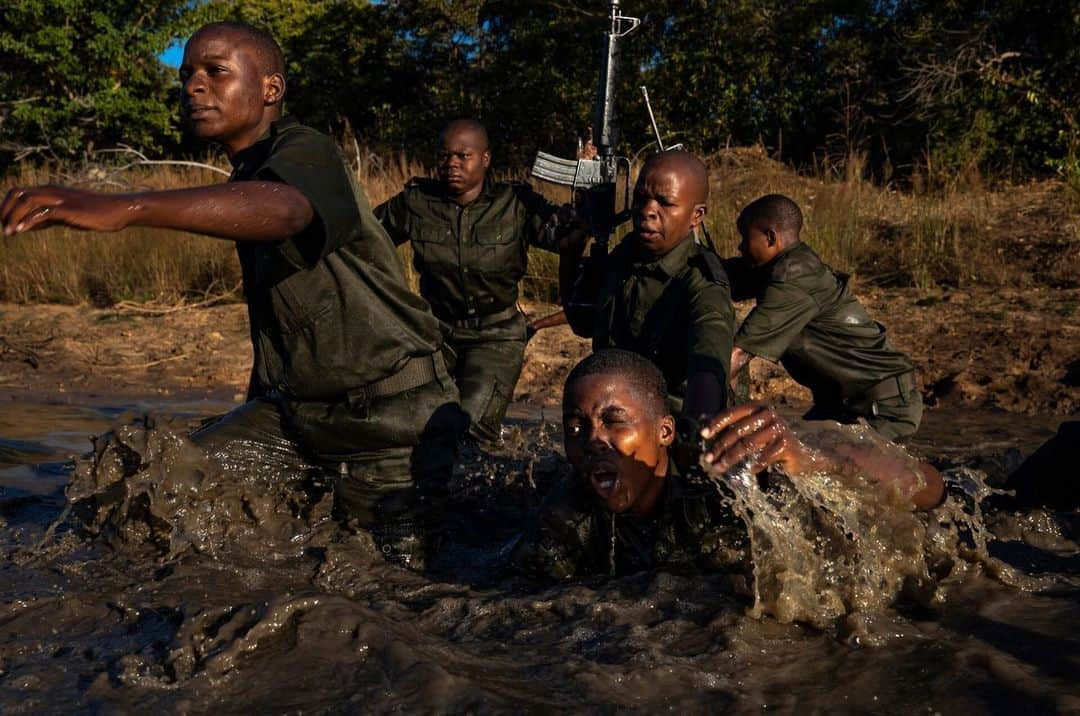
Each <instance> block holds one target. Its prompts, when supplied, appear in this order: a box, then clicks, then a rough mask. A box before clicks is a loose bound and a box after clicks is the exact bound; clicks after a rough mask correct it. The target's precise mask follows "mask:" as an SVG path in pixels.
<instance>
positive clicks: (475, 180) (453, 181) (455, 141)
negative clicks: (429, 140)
mask: <svg viewBox="0 0 1080 716" xmlns="http://www.w3.org/2000/svg"><path fill="white" fill-rule="evenodd" d="M437 158H438V162H439V166H438V172H439V181H441V182H442V184H443V186H444V187H446V191H447V193H448V194H450V196H461V195H463V194H468V193H470V192H474V191H476V190H478V189H479V188H480V186H481V185H482V184H483V183H484V176H485V175H486V174H487V169H488V164H490V163H491V152H490V151H488V148H487V143H486V142H485V140H484V137H483V135H481V134H480V133H479V132H477V131H476V130H474V129H471V128H469V127H451V128H450V129H449V130H448V131H446V132H444V133H443V136H442V145H441V147H440V148H439V154H438V157H437Z"/></svg>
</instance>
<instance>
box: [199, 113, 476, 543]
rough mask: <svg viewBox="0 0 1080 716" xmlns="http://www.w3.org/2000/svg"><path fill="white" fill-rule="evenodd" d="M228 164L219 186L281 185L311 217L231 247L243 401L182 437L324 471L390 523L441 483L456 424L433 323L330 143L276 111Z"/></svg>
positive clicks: (225, 451) (228, 454) (342, 492)
mask: <svg viewBox="0 0 1080 716" xmlns="http://www.w3.org/2000/svg"><path fill="white" fill-rule="evenodd" d="M233 165H234V170H233V174H232V177H231V178H230V181H245V180H260V181H272V182H282V183H284V184H288V185H289V186H291V187H293V188H294V189H297V190H298V191H300V192H301V193H302V194H303V195H304V196H305V197H306V198H307V200H308V201H309V202H310V204H311V207H312V209H313V211H314V218H313V220H312V222H311V223H310V224H309V225H308V227H307V228H306V229H304V230H303V231H302V232H300V233H299V234H297V235H295V236H292V237H290V238H288V239H286V240H283V241H277V242H250V243H243V242H238V243H237V250H238V253H239V257H240V264H241V269H242V273H243V283H244V296H245V298H246V299H247V305H248V318H249V321H250V328H251V341H252V344H253V347H254V354H255V361H254V367H253V369H252V376H251V386H250V390H249V396H248V397H249V402H248V403H246V404H245V405H242V406H240V407H239V408H237V409H236V410H234V411H233V412H231V413H229V414H227V415H225V416H224V417H222V418H221V419H220V420H218V421H216V422H214V423H213V424H211V425H208V426H207V427H205V428H203V429H201V430H199V431H197V432H196V433H195V434H194V435H193V436H192V437H193V439H194V440H195V441H196V442H197V443H199V444H201V445H203V446H204V447H205V448H206V449H207V450H208V451H209V452H211V454H216V455H218V457H219V459H221V460H222V461H223V462H228V461H232V460H236V459H239V458H238V456H240V455H244V454H247V455H251V454H252V453H255V454H256V455H257V453H258V452H259V450H258V449H251V447H250V446H251V444H252V443H254V444H255V445H256V446H261V448H263V449H264V450H265V451H266V452H267V453H268V455H267V456H268V457H274V458H281V457H282V456H283V455H286V454H288V453H290V452H291V453H293V454H294V457H295V459H296V462H297V463H298V464H300V463H303V462H315V463H316V464H318V465H323V466H328V467H331V468H332V469H333V471H334V472H335V473H338V474H339V475H340V476H341V479H340V482H339V484H338V485H337V494H336V498H337V503H338V506H339V508H340V509H341V510H343V511H344V512H345V513H346V514H348V515H350V516H354V517H356V518H358V519H359V520H360V523H361V524H364V525H372V524H375V523H379V522H380V520H382V521H385V520H383V518H387V519H389V518H388V517H387V516H388V515H391V514H392V515H393V518H394V519H398V518H401V516H402V515H403V514H409V513H410V512H411V511H412V510H413V509H414V508H415V507H416V504H415V501H416V499H418V498H423V499H425V500H427V499H432V500H433V499H436V498H437V496H438V495H439V493H440V491H441V490H444V489H445V484H446V481H447V480H448V479H449V477H450V474H451V472H452V469H453V463H454V460H455V458H456V446H457V440H458V436H459V434H460V431H461V429H462V427H463V417H462V416H461V412H460V408H459V406H458V403H457V391H456V389H455V387H454V385H453V381H452V380H451V379H450V376H449V374H448V372H447V369H446V367H445V365H444V363H443V358H442V354H441V351H440V347H441V344H442V329H441V326H440V324H439V322H438V320H437V319H436V318H435V317H434V316H433V315H432V314H431V311H430V310H429V309H428V306H427V304H426V303H425V302H424V301H423V299H421V298H420V297H418V296H416V295H414V294H413V293H411V292H410V291H409V289H408V286H407V284H406V280H405V275H404V266H403V265H402V263H401V260H400V258H399V257H398V255H397V252H396V250H395V249H394V245H393V243H392V242H391V241H390V239H389V238H388V237H387V235H386V232H384V231H383V229H382V227H381V226H380V225H379V223H378V222H377V221H376V220H375V217H374V216H373V214H372V212H371V208H370V206H369V204H368V202H367V199H366V197H365V196H364V193H363V191H362V190H361V189H360V187H359V186H358V185H357V184H356V182H355V180H354V179H353V177H352V175H351V173H350V172H349V171H348V169H347V167H346V165H345V163H344V160H343V158H342V157H341V155H340V152H339V151H338V149H337V147H336V145H335V144H334V143H333V141H332V140H331V139H330V138H329V137H327V136H325V135H323V134H320V133H318V132H316V131H314V130H312V129H309V128H307V127H304V126H302V125H300V124H298V123H296V122H295V121H294V120H291V119H282V120H279V121H277V122H275V123H274V124H273V125H272V127H271V129H270V132H269V134H268V136H266V137H264V138H262V139H261V140H260V141H258V142H257V143H256V144H254V145H253V146H252V147H250V148H248V149H246V150H244V151H243V152H240V153H238V154H237V155H236V156H235V157H233ZM245 446H246V447H245ZM271 453H272V455H271ZM432 495H434V496H435V497H431V496H432Z"/></svg>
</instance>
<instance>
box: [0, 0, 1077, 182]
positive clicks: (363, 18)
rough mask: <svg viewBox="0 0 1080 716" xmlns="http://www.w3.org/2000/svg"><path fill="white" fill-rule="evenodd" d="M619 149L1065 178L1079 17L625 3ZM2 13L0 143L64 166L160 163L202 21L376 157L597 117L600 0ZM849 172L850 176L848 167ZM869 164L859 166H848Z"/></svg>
mask: <svg viewBox="0 0 1080 716" xmlns="http://www.w3.org/2000/svg"><path fill="white" fill-rule="evenodd" d="M622 7H623V11H624V12H626V13H627V14H631V15H640V16H641V17H642V19H643V20H644V23H643V25H642V27H641V29H640V30H639V31H638V32H637V33H635V34H634V35H632V36H631V37H629V38H628V39H627V41H626V43H625V47H624V51H623V74H622V76H621V79H620V86H619V88H618V93H619V98H620V110H621V114H622V125H623V126H622V129H623V137H624V141H623V143H622V147H621V149H622V150H623V151H625V152H627V153H630V154H632V155H636V154H638V153H640V152H641V151H643V150H646V149H648V148H649V147H651V144H652V136H651V129H650V125H649V122H648V118H647V115H646V113H645V110H644V107H643V105H642V102H641V97H640V94H639V91H638V87H639V86H640V85H641V84H642V83H645V84H647V85H648V86H649V89H650V94H651V95H652V98H653V100H654V107H655V109H656V112H657V119H658V121H659V123H660V126H661V128H662V130H663V131H664V133H665V135H666V138H667V139H668V140H669V141H682V142H685V143H686V144H687V145H688V146H689V147H690V148H691V149H693V150H695V151H697V152H699V153H701V154H703V155H709V154H712V153H714V152H716V151H717V150H718V149H720V148H722V147H724V146H728V145H731V144H734V145H753V144H758V143H761V144H763V145H764V146H766V147H767V148H768V149H769V150H770V152H772V153H773V154H774V155H776V156H779V157H780V158H781V159H783V160H785V161H788V162H791V163H794V164H796V165H797V166H820V165H822V164H824V165H825V166H830V167H836V168H839V169H840V170H841V171H846V172H851V171H858V172H863V171H865V172H867V173H869V174H870V175H872V176H874V177H876V178H877V179H879V180H881V181H885V182H888V181H891V180H893V179H896V178H899V179H902V180H904V179H906V178H910V177H917V178H923V177H929V178H930V180H931V184H932V185H933V186H936V187H944V186H946V185H947V184H949V183H950V182H955V181H956V180H957V179H958V178H962V177H965V176H968V175H973V174H978V175H980V176H989V177H992V178H993V177H1001V178H1005V179H1016V178H1022V177H1026V176H1032V175H1039V174H1048V173H1055V172H1056V173H1058V174H1060V175H1061V176H1063V177H1064V178H1066V180H1072V181H1076V177H1077V176H1078V173H1080V169H1078V160H1077V157H1078V156H1080V118H1078V117H1077V107H1078V106H1080V5H1077V3H1075V2H1069V1H1068V0H994V2H988V0H946V1H944V2H937V1H934V2H931V1H930V0H894V1H890V2H881V1H880V0H803V1H801V2H791V1H790V0H724V1H723V2H706V1H705V0H650V1H649V2H644V0H624V1H623V3H622ZM2 8H3V9H0V62H2V63H3V66H4V67H5V68H13V69H11V70H8V71H6V72H5V73H3V74H0V131H2V132H3V142H4V145H6V146H7V147H8V148H9V149H10V148H12V147H20V146H21V147H27V146H43V147H47V148H48V150H49V151H51V152H52V153H54V154H56V155H58V156H64V155H71V154H73V153H76V152H78V151H80V150H82V149H85V148H86V147H88V146H90V145H91V144H93V145H95V146H98V147H101V146H111V145H114V144H116V143H118V142H125V143H128V144H134V145H137V146H140V147H143V148H160V149H166V150H167V149H170V148H173V147H174V146H175V145H174V140H175V138H176V130H175V125H174V110H173V106H172V105H173V104H174V96H173V95H172V92H173V88H174V87H175V80H174V79H173V78H172V76H171V73H169V72H168V71H166V70H165V69H163V68H162V67H161V66H160V62H159V61H158V60H157V56H158V53H159V52H160V51H161V50H162V49H163V48H164V47H165V46H166V45H167V44H168V43H169V42H170V40H172V39H173V38H181V39H183V38H186V37H187V36H188V35H189V34H190V31H191V30H192V29H193V28H194V27H196V26H197V25H199V24H201V23H203V22H206V21H210V20H219V19H241V20H246V21H249V22H253V23H255V24H258V25H262V26H264V27H266V28H267V29H269V30H270V31H271V32H272V33H273V34H274V35H275V37H277V38H278V40H279V42H280V43H281V45H282V47H283V49H284V51H285V55H286V59H287V66H288V74H289V91H288V98H287V103H288V106H289V110H290V111H291V112H292V113H294V114H296V115H298V116H300V117H301V118H303V119H304V121H306V122H308V123H309V124H312V125H314V126H316V127H318V128H320V129H323V130H327V131H330V132H333V133H339V132H342V131H343V130H344V129H345V128H346V127H348V128H350V129H351V130H352V131H354V132H355V133H356V134H357V136H358V137H359V140H360V142H361V144H364V145H366V146H367V147H368V148H370V149H372V150H374V151H376V152H380V151H389V152H398V151H405V152H407V153H408V154H410V155H412V156H416V157H419V158H422V159H425V158H429V157H430V149H431V148H432V146H433V144H434V141H435V136H436V134H437V132H438V129H439V127H440V126H441V125H442V124H443V123H444V122H445V121H446V120H448V119H450V118H453V117H456V116H462V115H467V116H475V117H478V118H480V119H481V120H483V121H484V122H485V123H486V124H487V125H488V127H489V129H490V130H491V133H492V136H493V138H494V140H495V146H494V149H495V153H496V161H497V162H498V163H500V164H501V165H503V166H510V167H514V168H520V167H522V166H524V165H526V164H527V163H528V162H529V160H530V158H531V157H532V155H533V153H534V152H535V150H536V149H538V148H546V149H549V150H555V151H559V152H562V153H568V152H569V151H570V150H571V148H572V145H573V143H574V140H575V138H576V136H577V135H578V134H579V133H580V132H581V130H582V129H583V128H585V127H587V126H588V125H589V124H590V123H591V121H592V112H593V96H594V95H595V92H596V84H597V74H598V72H597V70H598V49H599V41H600V38H601V34H602V32H603V31H604V29H605V27H606V24H607V19H606V10H607V3H606V2H604V0H455V1H454V2H447V1H446V0H392V1H387V2H378V3H374V2H371V1H370V0H311V1H310V2H307V1H305V0H165V2H151V1H150V0H123V1H122V2H109V1H107V0H56V1H54V2H46V0H23V1H22V2H20V3H7V4H5V5H3V6H2ZM849 157H860V162H859V163H857V165H852V166H845V162H846V160H847V158H849ZM862 158H865V161H862Z"/></svg>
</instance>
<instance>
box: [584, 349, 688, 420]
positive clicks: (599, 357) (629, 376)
mask: <svg viewBox="0 0 1080 716" xmlns="http://www.w3.org/2000/svg"><path fill="white" fill-rule="evenodd" d="M590 375H610V376H619V377H620V378H622V379H623V380H625V381H626V382H627V383H629V384H630V386H631V388H632V389H633V391H634V393H635V397H636V398H637V399H638V400H639V401H641V403H642V405H644V406H645V407H646V408H647V409H648V410H649V414H650V415H651V416H652V417H654V418H658V417H660V416H662V415H667V413H668V408H667V393H668V391H667V383H666V382H665V381H664V374H663V373H661V372H660V369H659V368H657V367H656V365H655V364H654V363H653V362H652V361H650V360H649V359H648V358H645V357H644V356H641V355H638V354H637V353H633V352H631V351H628V350H623V349H621V348H604V349H602V350H599V351H596V352H595V353H592V354H590V355H587V356H585V358H583V359H582V360H581V361H580V362H579V363H578V364H577V365H575V366H574V368H573V370H571V371H570V375H569V376H567V378H566V384H565V385H564V387H563V404H564V406H565V404H566V399H567V397H568V396H569V395H570V388H571V386H573V385H574V383H576V382H578V381H579V380H581V379H582V378H584V377H586V376H590Z"/></svg>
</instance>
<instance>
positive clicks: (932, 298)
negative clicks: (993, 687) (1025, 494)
mask: <svg viewBox="0 0 1080 716" xmlns="http://www.w3.org/2000/svg"><path fill="white" fill-rule="evenodd" d="M856 290H857V292H858V293H859V295H860V297H861V299H862V300H863V302H864V303H865V305H866V306H867V308H868V309H869V310H870V312H871V314H872V315H874V316H875V317H876V318H877V319H878V320H880V321H881V322H882V323H884V324H885V325H886V326H888V329H889V333H890V336H891V338H892V341H893V343H894V344H895V345H897V346H898V347H900V348H901V349H902V350H904V351H906V352H908V353H909V355H911V357H912V358H913V360H914V361H915V364H916V366H917V367H918V370H919V375H920V379H921V382H922V384H923V392H924V395H925V396H926V398H927V402H928V404H929V405H931V406H935V405H971V406H977V407H997V408H1002V409H1005V410H1009V411H1013V412H1019V413H1055V414H1059V415H1069V414H1072V413H1075V412H1077V410H1078V409H1080V289H1057V290H1053V289H1046V288H1032V289H1027V290H1024V291H1020V290H989V289H978V290H971V291H963V292H961V291H955V292H951V293H927V292H925V291H920V290H918V289H887V290H885V289H876V288H871V287H866V286H858V287H856ZM741 308H742V310H741V311H740V314H742V313H744V312H745V310H746V309H747V308H748V306H743V307H741ZM525 310H526V312H527V313H528V314H529V315H530V316H540V315H546V314H547V313H548V312H550V311H552V310H554V307H552V306H547V305H537V304H533V305H527V306H525ZM0 326H2V327H0V396H2V397H3V398H4V399H7V400H19V399H26V398H34V399H38V400H40V399H47V400H60V401H73V402H77V401H82V400H93V401H114V400H116V399H117V398H120V399H139V398H142V399H155V398H165V399H179V398H184V399H192V398H201V397H206V398H212V399H215V400H226V401H228V400H236V401H239V400H241V399H242V397H243V392H244V389H245V387H246V385H247V379H248V371H249V368H250V365H251V348H250V345H249V339H248V333H247V316H246V313H245V310H244V307H243V306H241V305H235V304H233V305H224V306H215V307H211V308H198V309H186V310H176V311H172V312H170V313H165V314H157V315H155V314H150V313H140V312H136V311H132V310H127V311H124V312H117V311H116V310H108V309H106V310H98V309H92V308H89V307H67V306H49V305H45V306H41V305H35V306H16V305H11V304H0ZM588 350H589V345H588V342H587V341H583V340H581V339H579V338H577V337H575V336H574V335H573V334H571V332H570V330H569V329H568V328H567V327H565V326H561V327H558V328H553V329H549V330H546V331H543V332H541V333H540V334H539V335H538V336H537V337H536V338H534V339H533V341H532V342H531V343H530V345H529V348H528V351H527V353H526V363H525V368H524V370H523V372H522V377H521V381H520V382H519V383H518V387H517V398H518V399H519V400H525V401H528V402H532V403H538V404H551V403H555V402H557V400H558V399H559V397H560V390H561V387H562V382H563V380H564V379H565V377H566V374H567V372H568V371H569V370H570V368H571V367H572V366H573V364H574V363H575V362H576V361H577V360H578V359H579V358H581V357H582V356H584V355H585V354H586V353H587V352H588ZM752 367H753V373H752V375H753V378H754V380H753V383H752V394H753V396H754V397H755V398H759V399H764V400H771V401H774V402H779V403H784V402H794V403H801V402H804V401H805V400H806V399H807V398H808V397H809V396H808V394H807V393H806V391H804V390H803V389H802V388H800V387H799V386H798V385H796V384H794V383H793V382H792V381H791V380H790V379H789V378H787V376H786V374H785V373H784V371H783V369H782V368H780V367H778V366H773V365H770V364H767V363H765V362H764V361H755V362H754V363H753V364H752Z"/></svg>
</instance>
